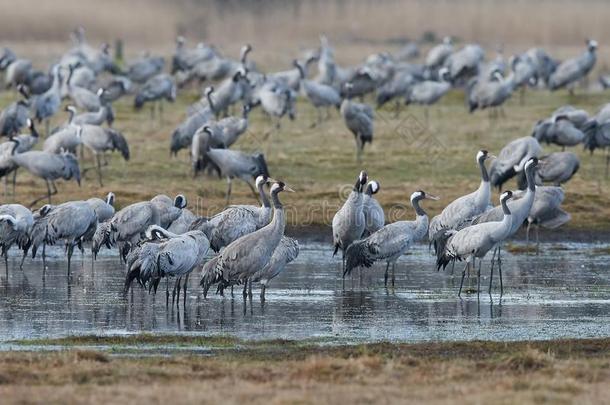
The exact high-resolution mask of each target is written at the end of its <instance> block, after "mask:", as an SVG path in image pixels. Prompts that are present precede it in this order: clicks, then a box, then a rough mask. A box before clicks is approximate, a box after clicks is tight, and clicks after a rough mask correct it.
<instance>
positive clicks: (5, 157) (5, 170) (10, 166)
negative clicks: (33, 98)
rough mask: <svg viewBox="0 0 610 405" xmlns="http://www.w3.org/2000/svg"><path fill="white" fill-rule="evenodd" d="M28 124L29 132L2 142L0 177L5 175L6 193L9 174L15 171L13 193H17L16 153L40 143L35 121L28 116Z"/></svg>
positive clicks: (5, 191)
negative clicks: (14, 157)
mask: <svg viewBox="0 0 610 405" xmlns="http://www.w3.org/2000/svg"><path fill="white" fill-rule="evenodd" d="M27 126H28V127H29V128H30V133H29V134H19V135H17V136H15V137H13V138H12V139H11V140H10V141H9V142H3V143H2V144H0V177H4V194H5V195H6V194H7V183H8V175H9V174H10V173H13V181H12V183H13V194H15V185H16V181H17V168H18V166H17V164H16V163H15V162H14V161H13V159H12V155H13V148H14V153H23V152H27V151H29V150H31V149H32V148H33V147H34V146H35V145H36V144H37V143H38V138H39V135H38V131H36V128H35V126H34V122H33V121H32V120H31V119H29V118H28V120H27Z"/></svg>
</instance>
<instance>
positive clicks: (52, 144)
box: [42, 125, 83, 153]
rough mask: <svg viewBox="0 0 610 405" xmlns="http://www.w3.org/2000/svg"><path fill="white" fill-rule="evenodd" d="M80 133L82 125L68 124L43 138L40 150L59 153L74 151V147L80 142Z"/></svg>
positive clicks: (81, 133) (81, 132)
mask: <svg viewBox="0 0 610 405" xmlns="http://www.w3.org/2000/svg"><path fill="white" fill-rule="evenodd" d="M82 135H83V127H82V126H80V125H68V126H66V127H65V128H64V129H61V130H59V131H58V132H55V133H54V134H52V135H50V136H49V137H48V138H47V139H45V141H44V145H43V146H42V150H43V151H45V152H47V153H60V152H62V151H68V152H71V153H76V149H77V148H78V146H79V145H80V144H81V143H82Z"/></svg>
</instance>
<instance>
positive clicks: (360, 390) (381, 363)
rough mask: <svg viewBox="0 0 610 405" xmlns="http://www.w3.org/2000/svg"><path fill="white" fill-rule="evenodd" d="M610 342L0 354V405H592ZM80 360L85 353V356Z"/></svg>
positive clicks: (606, 373)
mask: <svg viewBox="0 0 610 405" xmlns="http://www.w3.org/2000/svg"><path fill="white" fill-rule="evenodd" d="M609 348H610V346H609V342H608V340H603V339H601V340H568V341H558V342H531V343H525V342H523V343H493V342H471V343H425V344H389V343H383V344H370V345H362V346H347V347H317V346H304V347H302V348H300V349H299V348H295V347H294V346H292V347H291V348H290V350H289V351H286V349H285V348H283V347H281V346H277V347H274V346H273V345H262V346H258V348H256V346H255V347H249V346H248V345H247V344H246V346H245V347H242V348H240V349H239V350H236V351H230V350H229V351H222V352H219V353H217V354H216V355H214V356H212V357H198V356H189V355H177V356H174V357H171V358H165V357H145V358H138V357H128V358H125V357H109V356H108V355H106V354H99V355H93V354H92V353H89V352H83V351H66V352H59V353H2V354H0V370H1V372H0V395H1V397H2V402H3V403H36V402H45V403H76V402H87V403H106V402H108V401H110V402H112V403H121V402H137V403H144V402H151V403H167V402H170V401H171V403H176V404H179V403H193V402H197V403H201V402H204V403H218V402H222V403H244V402H248V403H373V402H374V403H379V402H382V403H422V402H425V403H439V404H441V403H456V402H459V403H490V402H493V403H503V404H504V403H506V404H510V403H545V402H546V403H574V402H583V403H599V402H603V401H604V400H605V398H607V395H608V394H610V384H608V383H609V382H610V351H609ZM83 353H87V354H86V355H84V354H83Z"/></svg>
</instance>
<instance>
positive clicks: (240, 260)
mask: <svg viewBox="0 0 610 405" xmlns="http://www.w3.org/2000/svg"><path fill="white" fill-rule="evenodd" d="M284 190H286V191H292V190H291V189H290V188H289V187H288V186H286V185H285V184H284V183H282V182H278V183H274V184H273V186H272V187H271V199H272V201H273V207H274V210H273V219H272V220H271V222H270V223H269V224H268V225H266V226H264V227H263V228H261V229H259V230H257V231H255V232H252V233H250V234H248V235H245V236H243V237H241V238H239V239H237V240H236V241H234V242H233V243H231V244H230V245H229V246H227V247H226V248H225V249H224V250H223V251H222V252H221V253H220V254H219V256H218V260H217V261H216V266H215V267H214V269H213V273H214V275H212V276H208V277H205V279H206V280H212V281H215V280H218V281H219V287H218V288H219V291H220V292H222V290H223V289H224V288H226V287H228V286H232V285H235V284H241V283H244V284H245V283H247V281H248V279H250V278H251V277H252V276H253V275H254V274H256V272H257V271H259V270H261V269H263V268H264V267H265V266H266V265H267V264H268V263H269V261H270V260H271V258H272V256H273V253H274V251H275V249H276V248H277V247H278V245H279V243H280V240H281V239H282V237H283V236H284V228H285V226H286V219H285V214H284V209H283V206H282V204H281V202H280V200H279V198H278V194H279V193H280V192H282V191H284ZM202 281H204V284H202V286H203V289H204V296H205V295H206V294H207V291H208V289H209V287H210V284H206V283H205V280H202ZM244 293H245V289H244Z"/></svg>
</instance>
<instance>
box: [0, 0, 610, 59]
mask: <svg viewBox="0 0 610 405" xmlns="http://www.w3.org/2000/svg"><path fill="white" fill-rule="evenodd" d="M0 7H1V9H2V14H1V15H0V38H1V42H2V43H3V44H4V45H7V44H10V45H11V46H12V47H14V48H16V50H18V51H19V53H20V54H22V55H24V56H27V57H29V58H31V59H33V60H34V61H36V59H41V60H44V61H48V58H49V57H50V56H53V55H55V54H57V55H59V53H60V52H61V51H62V50H64V49H65V45H66V42H67V41H69V38H68V32H69V31H70V30H71V29H73V28H74V27H76V26H79V25H81V26H83V27H85V28H86V30H87V38H88V39H89V41H91V42H92V43H96V42H102V41H105V42H109V43H110V44H114V42H115V40H117V39H122V40H123V41H124V42H125V52H126V54H134V53H141V52H142V50H144V49H147V50H150V51H151V52H166V51H170V50H171V49H173V48H174V39H175V37H176V35H177V34H181V35H183V36H185V37H186V38H187V40H188V41H189V42H191V44H194V43H196V42H201V41H204V42H206V43H211V44H214V45H215V46H217V47H219V48H221V49H222V51H223V52H224V53H226V54H229V55H233V54H234V55H238V53H239V46H240V45H242V44H243V43H244V42H250V43H252V45H253V46H254V47H255V49H256V54H257V56H256V59H257V63H261V64H262V66H264V67H266V66H269V67H278V66H285V65H288V64H289V63H290V61H291V60H292V58H293V57H294V55H295V53H296V52H298V48H299V47H302V48H305V47H311V46H315V45H317V43H318V35H319V34H320V33H325V34H326V35H327V36H328V37H329V39H330V40H331V42H332V43H333V46H335V48H336V49H337V51H338V52H337V58H338V60H339V61H340V62H343V63H354V62H357V61H359V60H360V59H361V58H362V55H364V54H366V51H367V49H369V48H370V50H371V51H375V50H377V51H378V50H380V49H384V50H392V49H393V48H398V47H399V46H401V45H403V44H404V43H405V42H407V41H409V40H413V41H418V42H420V43H422V45H423V46H424V47H425V45H426V42H429V43H433V42H436V41H438V39H439V38H442V37H443V36H445V35H453V36H455V37H456V38H457V40H458V41H459V42H469V41H474V42H478V43H480V44H481V45H483V46H484V47H485V48H486V49H488V50H493V49H497V48H498V47H503V49H504V52H505V53H506V54H507V55H509V54H511V53H513V52H517V51H524V50H526V49H528V48H529V47H532V46H542V47H545V48H547V49H549V50H551V51H553V53H554V54H556V55H557V57H560V58H561V57H564V56H566V57H567V56H570V55H573V54H574V53H575V52H579V51H580V50H582V48H583V47H584V40H585V38H589V37H590V38H594V39H597V40H598V41H599V42H600V49H599V62H598V65H597V67H596V70H598V71H599V70H600V69H605V68H606V66H607V65H608V63H607V60H608V53H607V52H606V51H605V49H604V43H605V39H606V38H609V37H610V24H608V21H610V7H609V6H608V3H607V2H606V1H603V0H582V1H578V2H575V1H568V0H538V1H536V0H534V1H525V0H512V1H508V0H301V1H299V0H251V1H248V0H175V1H161V0H130V1H123V0H105V1H97V0H96V1H94V0H53V1H42V2H41V1H39V0H21V1H15V0H0Z"/></svg>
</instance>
